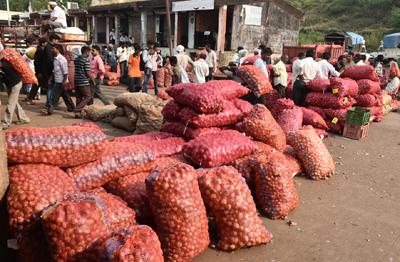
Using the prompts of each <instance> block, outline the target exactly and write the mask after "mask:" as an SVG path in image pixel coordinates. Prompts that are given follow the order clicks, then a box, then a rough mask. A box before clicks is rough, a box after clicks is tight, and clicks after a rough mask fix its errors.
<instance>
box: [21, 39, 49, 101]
mask: <svg viewBox="0 0 400 262" xmlns="http://www.w3.org/2000/svg"><path fill="white" fill-rule="evenodd" d="M46 45H47V39H46V38H44V37H42V38H40V39H39V44H38V46H37V47H36V52H35V56H34V59H33V63H34V67H35V74H36V78H37V79H38V84H37V85H33V87H32V89H31V91H30V92H29V94H28V97H27V98H26V101H27V102H28V104H29V105H34V103H33V100H34V99H35V97H36V96H37V95H39V97H40V89H41V88H42V87H46V85H47V82H48V79H47V78H46V75H47V74H46V52H45V48H46Z"/></svg>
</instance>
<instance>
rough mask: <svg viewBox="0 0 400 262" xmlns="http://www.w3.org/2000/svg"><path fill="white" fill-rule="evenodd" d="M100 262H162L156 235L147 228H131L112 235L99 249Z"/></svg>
mask: <svg viewBox="0 0 400 262" xmlns="http://www.w3.org/2000/svg"><path fill="white" fill-rule="evenodd" d="M98 257H99V258H100V261H110V262H136V261H151V262H163V261H164V258H163V253H162V250H161V244H160V241H159V240H158V237H157V234H156V233H155V232H154V231H153V230H152V229H151V228H150V227H148V226H131V227H129V228H126V229H124V230H121V231H119V232H116V233H114V234H113V235H112V236H111V237H109V238H107V239H106V240H104V242H103V243H101V245H100V247H99V256H98Z"/></svg>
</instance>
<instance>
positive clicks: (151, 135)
mask: <svg viewBox="0 0 400 262" xmlns="http://www.w3.org/2000/svg"><path fill="white" fill-rule="evenodd" d="M170 137H174V135H173V134H171V133H167V132H158V131H153V132H148V133H145V134H141V135H131V136H121V137H115V138H114V139H113V142H121V143H134V144H135V143H139V144H140V143H147V142H153V141H160V140H163V139H167V138H170Z"/></svg>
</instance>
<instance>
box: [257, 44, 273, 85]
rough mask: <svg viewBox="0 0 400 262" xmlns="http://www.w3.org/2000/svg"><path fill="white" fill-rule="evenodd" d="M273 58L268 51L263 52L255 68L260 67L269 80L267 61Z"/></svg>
mask: <svg viewBox="0 0 400 262" xmlns="http://www.w3.org/2000/svg"><path fill="white" fill-rule="evenodd" d="M270 58H271V56H270V53H269V51H268V50H265V49H264V50H262V51H261V56H260V57H259V58H257V60H256V61H255V62H254V64H253V65H254V66H255V67H258V68H259V69H261V71H262V72H263V73H264V74H265V76H266V77H267V78H268V79H269V72H268V70H267V64H266V63H265V61H267V60H269V59H270Z"/></svg>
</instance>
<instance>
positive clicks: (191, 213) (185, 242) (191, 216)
mask: <svg viewBox="0 0 400 262" xmlns="http://www.w3.org/2000/svg"><path fill="white" fill-rule="evenodd" d="M146 188H147V192H148V194H149V201H150V207H151V210H152V212H153V215H154V219H155V222H156V227H157V230H156V232H157V235H158V236H159V239H160V241H161V245H162V247H163V251H164V255H165V258H166V260H167V261H191V260H192V259H193V258H194V257H196V256H197V255H198V254H200V253H201V252H203V251H204V250H205V249H207V247H208V244H209V243H210V237H209V235H208V220H207V214H206V209H205V207H204V204H203V200H202V198H201V193H200V189H199V185H198V182H197V174H196V171H195V170H194V169H193V168H192V167H191V166H189V165H185V164H178V165H175V166H171V167H168V168H166V169H163V170H160V171H157V170H156V171H154V172H153V173H152V174H151V175H150V176H149V177H148V178H147V179H146Z"/></svg>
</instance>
